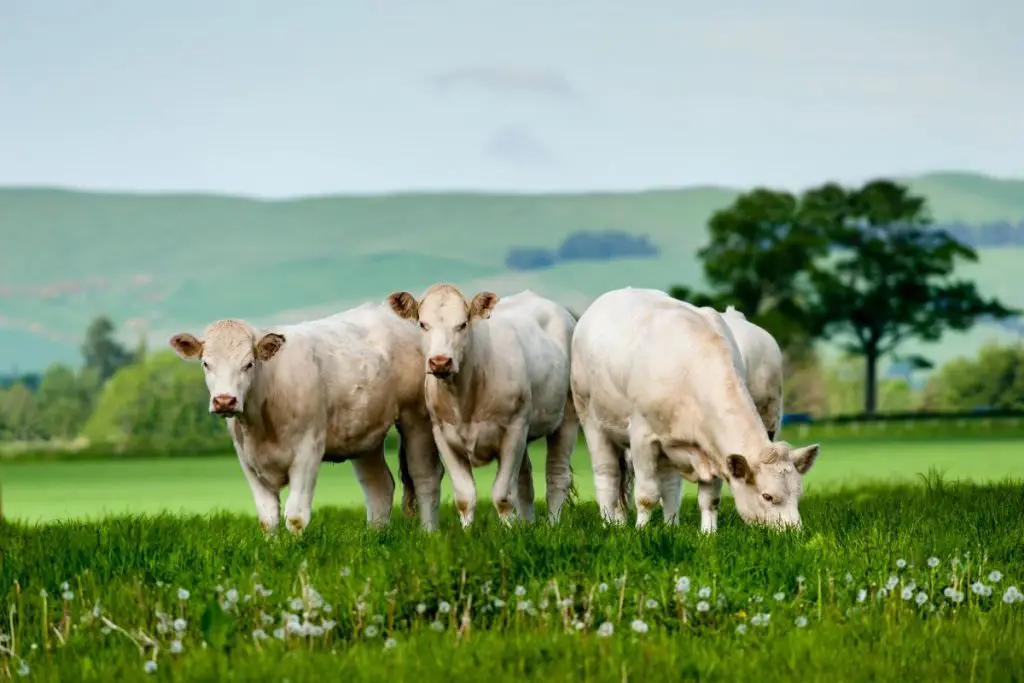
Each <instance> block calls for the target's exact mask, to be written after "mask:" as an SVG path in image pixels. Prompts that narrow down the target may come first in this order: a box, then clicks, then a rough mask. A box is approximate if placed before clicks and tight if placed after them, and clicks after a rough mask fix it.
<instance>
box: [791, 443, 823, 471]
mask: <svg viewBox="0 0 1024 683" xmlns="http://www.w3.org/2000/svg"><path fill="white" fill-rule="evenodd" d="M820 451H821V448H820V447H819V446H818V444H811V445H810V446H804V447H803V448H798V449H796V450H795V451H790V453H789V458H790V460H792V461H793V467H795V468H796V471H797V472H799V473H800V474H807V470H809V469H811V467H812V466H813V465H814V461H815V460H817V459H818V453H819V452H820Z"/></svg>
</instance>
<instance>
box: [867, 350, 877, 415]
mask: <svg viewBox="0 0 1024 683" xmlns="http://www.w3.org/2000/svg"><path fill="white" fill-rule="evenodd" d="M877 398H878V350H877V349H875V348H868V349H867V350H866V351H865V352H864V413H865V414H867V415H874V414H875V401H876V400H877Z"/></svg>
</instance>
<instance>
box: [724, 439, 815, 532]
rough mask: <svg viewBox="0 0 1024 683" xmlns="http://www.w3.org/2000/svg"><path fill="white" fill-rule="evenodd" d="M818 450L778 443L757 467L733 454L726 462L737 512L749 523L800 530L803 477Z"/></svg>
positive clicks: (762, 455) (767, 447) (773, 445)
mask: <svg viewBox="0 0 1024 683" xmlns="http://www.w3.org/2000/svg"><path fill="white" fill-rule="evenodd" d="M818 451H819V447H818V444H813V445H811V446H805V447H803V448H795V449H794V448H792V447H791V446H790V445H789V444H788V443H786V442H785V441H778V442H775V443H773V444H770V445H769V446H766V447H765V449H764V452H763V453H761V454H760V457H759V458H758V463H757V464H752V463H751V462H750V461H749V460H747V459H746V458H745V457H743V456H742V455H730V456H729V457H728V458H727V459H726V462H727V465H728V470H729V486H730V488H731V489H732V493H733V498H734V499H735V501H736V511H737V512H739V514H740V516H741V517H742V518H743V519H744V520H745V521H747V522H748V523H758V524H767V525H770V526H775V527H781V528H798V527H800V510H799V507H798V504H799V502H800V496H801V495H802V494H803V475H805V474H806V473H807V471H808V470H810V469H811V466H812V465H814V461H815V460H816V459H817V457H818Z"/></svg>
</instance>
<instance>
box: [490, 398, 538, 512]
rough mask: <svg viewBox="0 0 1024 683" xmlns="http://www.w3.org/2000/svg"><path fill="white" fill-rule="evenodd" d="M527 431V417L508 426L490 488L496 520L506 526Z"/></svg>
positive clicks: (522, 416)
mask: <svg viewBox="0 0 1024 683" xmlns="http://www.w3.org/2000/svg"><path fill="white" fill-rule="evenodd" d="M528 430H529V417H528V416H525V415H521V416H519V417H518V418H516V419H515V420H513V421H512V423H511V424H510V425H509V426H508V428H507V429H506V430H505V434H504V436H503V437H502V440H501V451H500V453H499V454H498V473H497V475H495V477H494V485H493V486H492V487H491V500H492V501H493V502H494V508H495V509H496V510H497V511H498V519H500V520H501V522H502V523H503V524H505V525H506V526H508V525H509V524H511V523H512V514H513V512H514V511H515V505H513V504H512V500H511V497H512V495H513V494H512V491H513V490H516V489H518V486H519V470H520V469H521V468H522V466H523V458H524V456H525V454H526V441H527V437H528ZM516 497H517V498H518V495H517V496H516Z"/></svg>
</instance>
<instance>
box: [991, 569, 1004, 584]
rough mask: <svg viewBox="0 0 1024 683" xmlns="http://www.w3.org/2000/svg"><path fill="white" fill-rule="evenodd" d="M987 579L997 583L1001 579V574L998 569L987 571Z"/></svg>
mask: <svg viewBox="0 0 1024 683" xmlns="http://www.w3.org/2000/svg"><path fill="white" fill-rule="evenodd" d="M988 580H989V581H991V582H992V583H999V582H1000V581H1002V580H1003V574H1002V572H1000V571H999V570H993V571H991V572H989V575H988Z"/></svg>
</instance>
